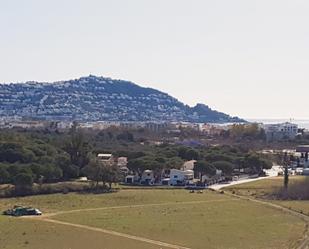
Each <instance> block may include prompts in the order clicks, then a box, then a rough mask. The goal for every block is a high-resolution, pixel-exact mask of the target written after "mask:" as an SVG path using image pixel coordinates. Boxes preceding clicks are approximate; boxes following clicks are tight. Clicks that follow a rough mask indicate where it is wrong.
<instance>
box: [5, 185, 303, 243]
mask: <svg viewBox="0 0 309 249" xmlns="http://www.w3.org/2000/svg"><path fill="white" fill-rule="evenodd" d="M16 204H19V205H27V206H35V207H38V208H40V209H42V210H43V211H44V212H45V213H47V214H49V215H50V216H48V215H47V216H46V217H44V216H43V217H41V218H39V217H38V218H30V219H29V218H11V217H4V216H0V224H1V226H0V248H1V249H3V248H6V249H19V248H31V249H52V248H59V249H62V248H63V249H67V248H71V249H82V248H91V249H101V248H104V249H105V248H106V249H120V248H124V249H135V248H136V249H139V248H150V249H152V248H162V249H165V248H173V247H168V246H166V247H165V246H162V245H156V244H155V243H149V242H145V241H141V240H140V241H139V240H135V239H131V238H125V237H123V236H119V235H112V234H108V233H105V232H104V231H106V230H108V231H116V232H119V233H122V234H127V235H133V236H137V237H139V238H146V239H151V240H153V241H162V242H166V243H169V244H171V245H179V246H183V247H186V248H192V249H205V248H293V246H295V245H296V242H297V241H298V240H299V239H301V237H302V235H303V233H304V231H305V223H304V222H303V221H302V220H300V219H299V218H297V217H294V216H291V215H289V214H287V213H284V212H281V211H279V210H276V209H273V208H270V207H267V206H264V205H261V204H257V203H253V202H250V201H245V200H239V199H237V198H232V197H229V196H226V195H222V194H218V193H214V192H210V191H205V192H204V193H203V194H196V193H195V194H190V193H188V191H185V190H122V191H120V192H117V193H112V194H102V195H91V194H90V195H85V194H67V195H63V194H56V195H48V196H47V195H45V196H33V197H25V198H11V199H0V208H1V209H5V208H7V207H11V206H12V205H16ZM89 209H92V210H89ZM53 221H55V222H56V223H55V222H53ZM58 221H59V222H60V223H61V222H62V223H63V224H59V223H57V222H58ZM103 229H104V230H103Z"/></svg>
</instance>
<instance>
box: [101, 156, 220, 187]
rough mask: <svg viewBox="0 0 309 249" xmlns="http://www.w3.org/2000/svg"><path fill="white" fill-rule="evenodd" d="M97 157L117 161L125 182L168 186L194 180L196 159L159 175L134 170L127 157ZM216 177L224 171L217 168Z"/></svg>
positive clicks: (148, 170)
mask: <svg viewBox="0 0 309 249" xmlns="http://www.w3.org/2000/svg"><path fill="white" fill-rule="evenodd" d="M97 158H98V159H99V160H101V161H104V162H110V163H115V162H116V164H117V166H118V167H119V170H120V171H121V172H122V173H123V176H124V178H123V183H125V184H135V185H138V184H140V185H154V184H158V185H168V186H185V185H188V184H192V183H193V182H194V176H195V174H194V165H195V163H196V161H195V160H191V161H187V162H184V164H183V165H182V166H181V167H180V169H168V170H162V172H161V174H159V176H158V175H157V174H155V172H154V171H153V170H150V169H147V170H144V171H143V172H141V173H137V172H132V171H130V170H129V169H128V167H127V163H128V160H127V158H126V157H118V158H115V157H114V156H113V155H112V154H103V153H101V154H98V155H97ZM216 173H217V174H216V176H215V178H216V179H218V180H219V179H220V178H221V176H222V171H220V170H217V172H216ZM198 178H199V179H202V181H203V182H204V181H206V180H207V179H208V178H207V176H206V175H204V176H201V175H199V176H198Z"/></svg>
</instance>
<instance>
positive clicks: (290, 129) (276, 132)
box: [263, 122, 298, 141]
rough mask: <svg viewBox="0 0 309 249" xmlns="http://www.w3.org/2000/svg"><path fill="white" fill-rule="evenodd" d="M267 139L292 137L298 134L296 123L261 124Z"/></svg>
mask: <svg viewBox="0 0 309 249" xmlns="http://www.w3.org/2000/svg"><path fill="white" fill-rule="evenodd" d="M263 128H264V130H265V133H266V138H267V140H268V141H272V140H281V139H294V138H295V137H296V136H297V134H298V125H297V124H292V123H288V122H286V123H282V124H265V125H264V126H263Z"/></svg>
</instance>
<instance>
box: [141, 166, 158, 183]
mask: <svg viewBox="0 0 309 249" xmlns="http://www.w3.org/2000/svg"><path fill="white" fill-rule="evenodd" d="M154 182H155V178H154V173H153V171H152V170H145V171H144V172H143V174H142V177H141V184H145V185H153V184H154Z"/></svg>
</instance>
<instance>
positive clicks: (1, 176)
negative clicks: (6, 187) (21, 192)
mask: <svg viewBox="0 0 309 249" xmlns="http://www.w3.org/2000/svg"><path fill="white" fill-rule="evenodd" d="M9 182H10V174H9V172H8V171H7V170H6V169H5V168H4V167H1V166H0V184H5V183H9Z"/></svg>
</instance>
